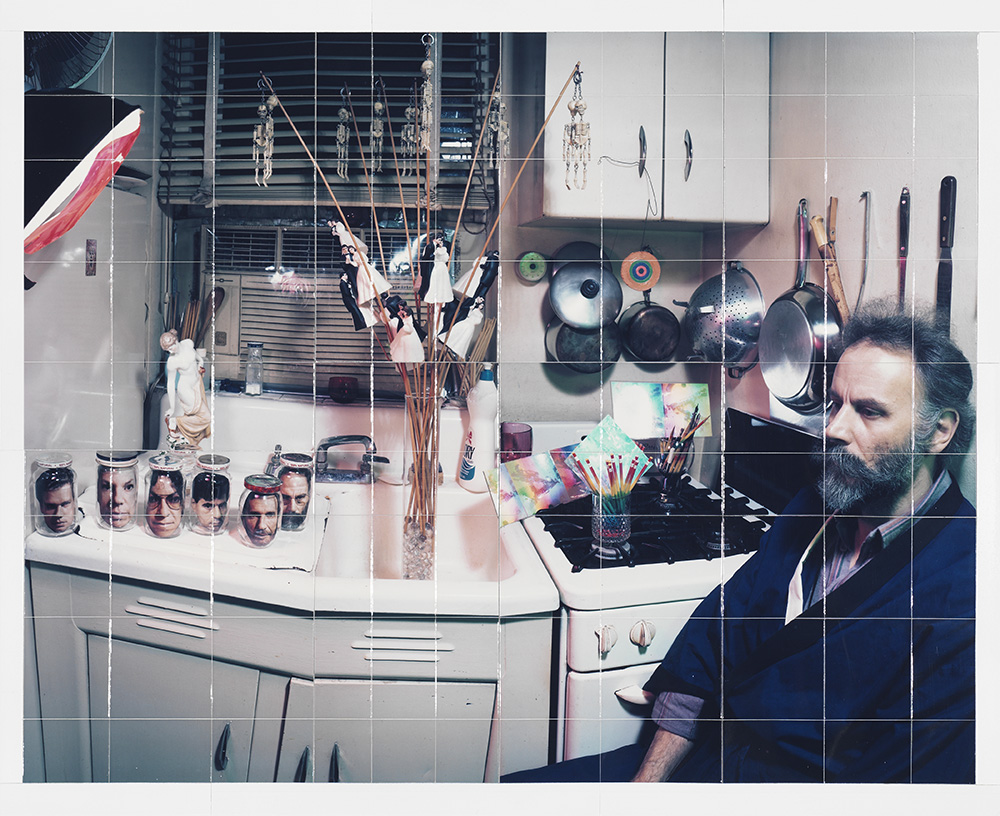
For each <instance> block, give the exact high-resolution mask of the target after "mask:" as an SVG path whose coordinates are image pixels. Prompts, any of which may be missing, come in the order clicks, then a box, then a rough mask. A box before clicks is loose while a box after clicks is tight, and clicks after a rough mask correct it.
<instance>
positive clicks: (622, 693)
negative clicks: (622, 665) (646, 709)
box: [615, 686, 656, 705]
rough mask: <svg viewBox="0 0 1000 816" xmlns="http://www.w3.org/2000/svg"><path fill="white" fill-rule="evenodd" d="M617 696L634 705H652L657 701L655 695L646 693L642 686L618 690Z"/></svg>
mask: <svg viewBox="0 0 1000 816" xmlns="http://www.w3.org/2000/svg"><path fill="white" fill-rule="evenodd" d="M615 695H616V696H617V697H618V699H619V700H624V701H625V702H626V703H633V704H634V705H652V703H653V701H654V700H655V699H656V695H655V694H653V693H651V692H648V691H646V690H645V689H644V688H643V687H642V686H626V687H625V688H620V689H618V690H617V691H616V692H615Z"/></svg>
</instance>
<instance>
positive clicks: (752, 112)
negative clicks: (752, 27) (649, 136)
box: [663, 32, 770, 224]
mask: <svg viewBox="0 0 1000 816" xmlns="http://www.w3.org/2000/svg"><path fill="white" fill-rule="evenodd" d="M665 87H666V103H665V106H664V123H663V129H664V165H663V218H664V219H666V220H670V221H680V222H691V223H692V224H721V223H723V222H726V223H734V224H765V223H767V221H768V213H769V205H770V190H769V171H770V160H769V157H770V145H769V133H770V122H769V110H770V109H769V104H770V102H769V100H770V96H769V94H770V38H769V35H767V34H749V33H737V34H722V33H721V32H707V33H690V32H686V33H682V34H667V36H666V56H665ZM689 153H690V164H689V162H688V156H689ZM685 175H686V178H685Z"/></svg>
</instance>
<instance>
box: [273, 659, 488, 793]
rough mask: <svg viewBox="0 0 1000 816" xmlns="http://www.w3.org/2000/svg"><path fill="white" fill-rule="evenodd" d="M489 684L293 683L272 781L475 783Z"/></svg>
mask: <svg viewBox="0 0 1000 816" xmlns="http://www.w3.org/2000/svg"><path fill="white" fill-rule="evenodd" d="M495 697H496V686H495V685H494V684H493V683H451V682H448V683H434V682H428V681H420V682H412V681H393V680H334V679H320V680H315V681H309V680H299V679H297V678H293V679H292V680H291V682H290V683H289V688H288V704H287V706H286V708H285V722H284V732H283V735H282V740H281V749H280V752H279V755H278V774H277V780H276V781H278V782H291V781H301V782H306V781H316V782H482V781H483V776H484V773H485V768H486V751H487V748H488V747H489V735H490V723H491V720H492V717H493V707H494V701H495Z"/></svg>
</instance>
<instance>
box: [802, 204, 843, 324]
mask: <svg viewBox="0 0 1000 816" xmlns="http://www.w3.org/2000/svg"><path fill="white" fill-rule="evenodd" d="M809 226H810V227H812V234H813V238H815V239H816V246H817V247H818V248H819V254H820V255H821V256H822V258H823V265H824V267H825V268H826V278H827V282H828V284H829V286H830V290H829V295H830V297H831V298H833V302H834V304H835V305H836V307H837V313H838V314H839V315H840V325H841V326H844V325H846V323H847V320H848V318H849V317H850V316H851V311H850V308H849V307H848V305H847V298H846V296H845V295H844V284H843V283H842V282H841V279H840V266H838V264H837V253H836V252H835V251H834V249H833V247H832V246H831V244H830V242H829V240H827V237H826V226H825V225H824V224H823V216H822V215H814V216H813V217H812V218H810V219H809Z"/></svg>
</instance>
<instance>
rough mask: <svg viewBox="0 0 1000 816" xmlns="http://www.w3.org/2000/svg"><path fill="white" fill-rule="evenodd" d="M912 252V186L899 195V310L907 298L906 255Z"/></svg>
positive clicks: (905, 188) (901, 309)
mask: <svg viewBox="0 0 1000 816" xmlns="http://www.w3.org/2000/svg"><path fill="white" fill-rule="evenodd" d="M909 252H910V188H909V187H904V188H903V192H902V193H901V194H900V196H899V311H903V306H904V301H905V300H906V256H907V255H908V254H909Z"/></svg>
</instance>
